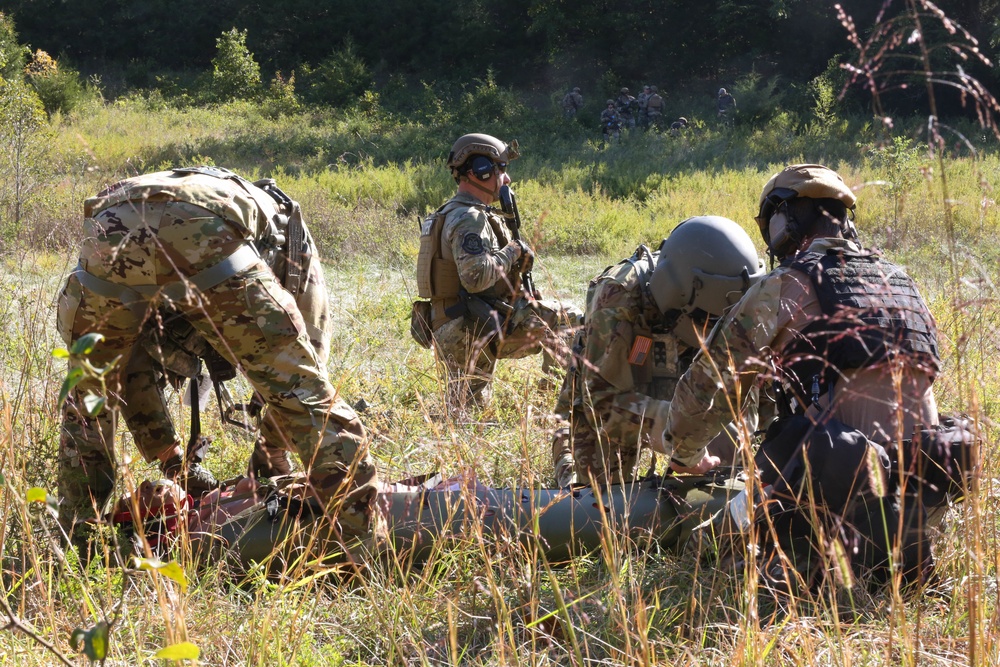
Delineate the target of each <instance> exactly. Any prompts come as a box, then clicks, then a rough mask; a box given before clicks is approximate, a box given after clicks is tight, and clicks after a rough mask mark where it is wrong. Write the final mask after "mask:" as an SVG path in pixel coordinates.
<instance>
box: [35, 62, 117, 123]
mask: <svg viewBox="0 0 1000 667" xmlns="http://www.w3.org/2000/svg"><path fill="white" fill-rule="evenodd" d="M24 78H25V79H26V80H27V81H28V83H30V84H31V87H32V88H34V89H35V92H36V93H37V94H38V97H39V99H41V101H42V105H43V106H44V107H45V112H46V113H47V114H48V115H50V116H51V115H52V114H54V113H55V112H57V111H59V112H62V113H69V112H70V111H73V110H74V109H77V108H79V107H80V106H82V105H83V104H84V103H85V102H86V101H87V100H88V99H91V98H93V97H95V96H96V97H99V96H100V94H99V93H98V92H97V91H96V90H93V89H89V88H88V87H87V86H86V85H84V83H83V82H82V81H81V80H80V74H79V72H77V71H76V70H75V69H73V68H72V67H69V66H68V65H66V64H60V63H59V61H58V60H56V59H55V58H53V57H52V56H50V55H49V54H48V53H46V52H45V51H42V50H41V49H38V50H37V51H35V53H34V54H32V56H31V60H30V61H29V62H28V64H27V65H26V66H25V68H24Z"/></svg>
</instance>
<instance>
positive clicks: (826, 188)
mask: <svg viewBox="0 0 1000 667" xmlns="http://www.w3.org/2000/svg"><path fill="white" fill-rule="evenodd" d="M798 197H807V198H809V199H835V200H837V201H839V202H841V203H842V204H843V205H844V207H845V208H846V209H847V210H848V211H849V212H850V214H851V215H850V217H853V213H854V205H855V203H856V202H857V200H858V198H857V197H855V196H854V192H852V191H851V188H849V187H848V186H847V184H846V183H844V179H843V178H841V177H840V174H838V173H837V172H835V171H834V170H833V169H830V168H829V167H824V166H823V165H821V164H793V165H789V166H787V167H785V168H784V169H782V170H781V171H779V172H778V173H777V174H775V175H774V176H772V177H771V179H770V180H769V181H768V182H767V184H766V185H764V189H763V190H761V193H760V200H759V201H758V202H757V216H756V217H755V218H754V219H755V220H756V221H757V227H758V228H759V229H760V234H761V236H762V237H763V239H764V242H765V243H767V244H768V248H770V247H771V239H770V231H769V224H770V221H771V216H772V215H774V212H775V210H776V209H777V208H778V207H779V206H780V205H781V204H782V203H783V202H786V201H788V200H790V199H796V198H798ZM841 231H842V232H843V235H844V237H845V238H850V237H854V236H857V232H856V230H855V229H854V225H853V224H851V222H850V219H848V220H846V221H845V222H844V227H843V228H842V230H841Z"/></svg>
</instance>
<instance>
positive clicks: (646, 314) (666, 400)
mask: <svg viewBox="0 0 1000 667" xmlns="http://www.w3.org/2000/svg"><path fill="white" fill-rule="evenodd" d="M763 275H764V265H763V262H762V261H761V260H760V259H759V258H758V257H757V252H756V250H755V249H754V245H753V241H751V240H750V237H749V236H748V235H747V233H746V232H744V231H743V229H742V228H741V227H740V226H739V225H737V224H736V223H735V222H733V221H732V220H728V219H726V218H721V217H715V216H701V217H696V218H689V219H688V220H685V221H683V222H681V223H680V224H679V225H677V227H676V228H674V230H673V231H672V232H671V233H670V235H669V236H668V237H667V238H666V239H664V241H663V242H662V243H661V244H660V247H659V249H658V250H656V251H655V252H651V251H650V250H649V249H648V248H647V247H646V246H640V247H639V249H638V250H637V251H636V253H635V254H634V255H633V256H632V257H630V258H628V259H625V260H623V261H621V262H619V263H618V264H616V265H615V266H612V267H610V268H608V269H606V270H605V271H604V272H603V273H601V274H600V275H599V276H597V277H596V278H594V279H593V280H591V281H590V287H589V288H588V289H587V305H586V314H585V316H584V325H583V331H582V332H581V333H580V334H579V336H578V337H577V341H576V343H575V345H574V346H573V355H574V362H573V364H572V366H571V367H570V370H569V372H568V373H567V375H566V380H565V382H564V383H563V386H562V391H561V392H560V394H559V400H558V402H557V404H556V408H555V412H556V414H557V415H558V416H559V417H560V418H561V419H562V420H563V421H564V422H565V423H567V424H568V425H567V426H565V427H562V428H560V429H559V430H557V432H556V434H555V438H554V440H553V443H552V455H553V465H554V467H555V473H556V483H557V485H558V486H560V487H565V486H568V485H570V484H572V483H575V482H580V483H584V484H586V483H589V481H590V479H591V478H594V479H595V480H596V481H597V482H598V483H613V482H621V481H626V480H629V479H631V478H632V476H633V473H634V468H635V466H636V464H637V462H638V459H639V455H640V454H641V452H642V450H643V449H652V450H653V451H654V452H659V453H662V454H670V453H671V452H670V450H669V448H668V447H667V446H666V445H665V443H664V441H663V437H662V436H663V429H664V426H665V424H666V421H665V420H666V416H667V411H668V409H669V408H670V401H671V399H672V398H673V393H674V386H675V385H676V383H677V379H678V378H679V377H680V376H681V374H682V373H683V372H684V370H685V369H686V368H687V366H688V364H690V363H691V359H692V358H693V357H694V355H695V353H696V352H697V351H698V350H699V349H700V348H701V340H702V339H703V338H705V337H707V336H708V333H709V331H710V330H711V328H712V324H713V322H714V321H715V318H717V317H718V316H719V315H721V314H722V312H723V311H724V310H725V309H726V307H727V306H729V305H731V304H733V303H735V302H736V301H738V300H739V298H740V297H741V296H742V295H743V293H744V292H745V291H746V290H747V289H748V288H749V287H750V286H751V285H752V284H753V283H754V282H755V281H756V280H757V279H758V278H760V277H761V276H763ZM720 428H721V427H720ZM718 430H719V429H716V432H718ZM713 435H715V434H714V433H713V434H711V435H710V436H708V437H707V438H706V439H705V441H704V442H702V443H701V444H702V445H706V444H708V441H709V440H711V439H712V436H713ZM675 455H678V456H679V455H683V456H689V455H690V452H688V451H687V450H685V451H683V452H678V453H675Z"/></svg>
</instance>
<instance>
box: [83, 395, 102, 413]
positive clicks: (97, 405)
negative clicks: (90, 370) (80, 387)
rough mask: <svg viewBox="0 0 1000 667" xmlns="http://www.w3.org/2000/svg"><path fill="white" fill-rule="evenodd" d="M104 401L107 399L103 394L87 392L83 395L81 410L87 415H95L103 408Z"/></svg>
mask: <svg viewBox="0 0 1000 667" xmlns="http://www.w3.org/2000/svg"><path fill="white" fill-rule="evenodd" d="M105 403H107V399H106V398H104V397H103V396H98V395H97V394H92V393H90V392H88V393H87V395H86V396H84V397H83V410H84V412H86V413H87V416H88V417H96V416H97V415H98V414H100V412H101V410H103V409H104V404H105Z"/></svg>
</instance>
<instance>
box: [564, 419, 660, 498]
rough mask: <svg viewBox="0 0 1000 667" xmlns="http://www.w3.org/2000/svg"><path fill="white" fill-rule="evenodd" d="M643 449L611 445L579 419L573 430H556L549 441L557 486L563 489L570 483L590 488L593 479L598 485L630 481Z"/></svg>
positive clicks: (632, 444) (636, 444) (633, 444)
mask: <svg viewBox="0 0 1000 667" xmlns="http://www.w3.org/2000/svg"><path fill="white" fill-rule="evenodd" d="M644 448H648V445H645V444H644V443H641V442H614V443H612V442H611V441H610V440H609V439H608V437H607V436H606V435H604V437H601V436H600V435H598V433H597V432H596V431H594V429H593V428H591V427H590V426H589V425H588V424H587V423H586V421H585V420H583V419H582V417H577V418H576V420H575V421H574V426H571V427H569V428H561V429H559V430H557V431H556V433H555V437H554V438H553V439H552V461H553V464H554V466H555V469H556V470H555V473H556V483H557V484H558V485H559V486H566V485H567V482H568V481H569V480H570V479H572V481H574V482H579V483H581V484H589V483H590V480H591V479H592V478H593V480H594V481H595V482H596V483H597V484H615V483H620V482H625V481H628V480H631V479H633V478H634V476H635V467H636V464H637V463H638V462H639V456H640V454H641V453H642V450H643V449H644ZM561 468H562V469H561ZM572 473H575V478H573V477H571V475H572Z"/></svg>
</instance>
